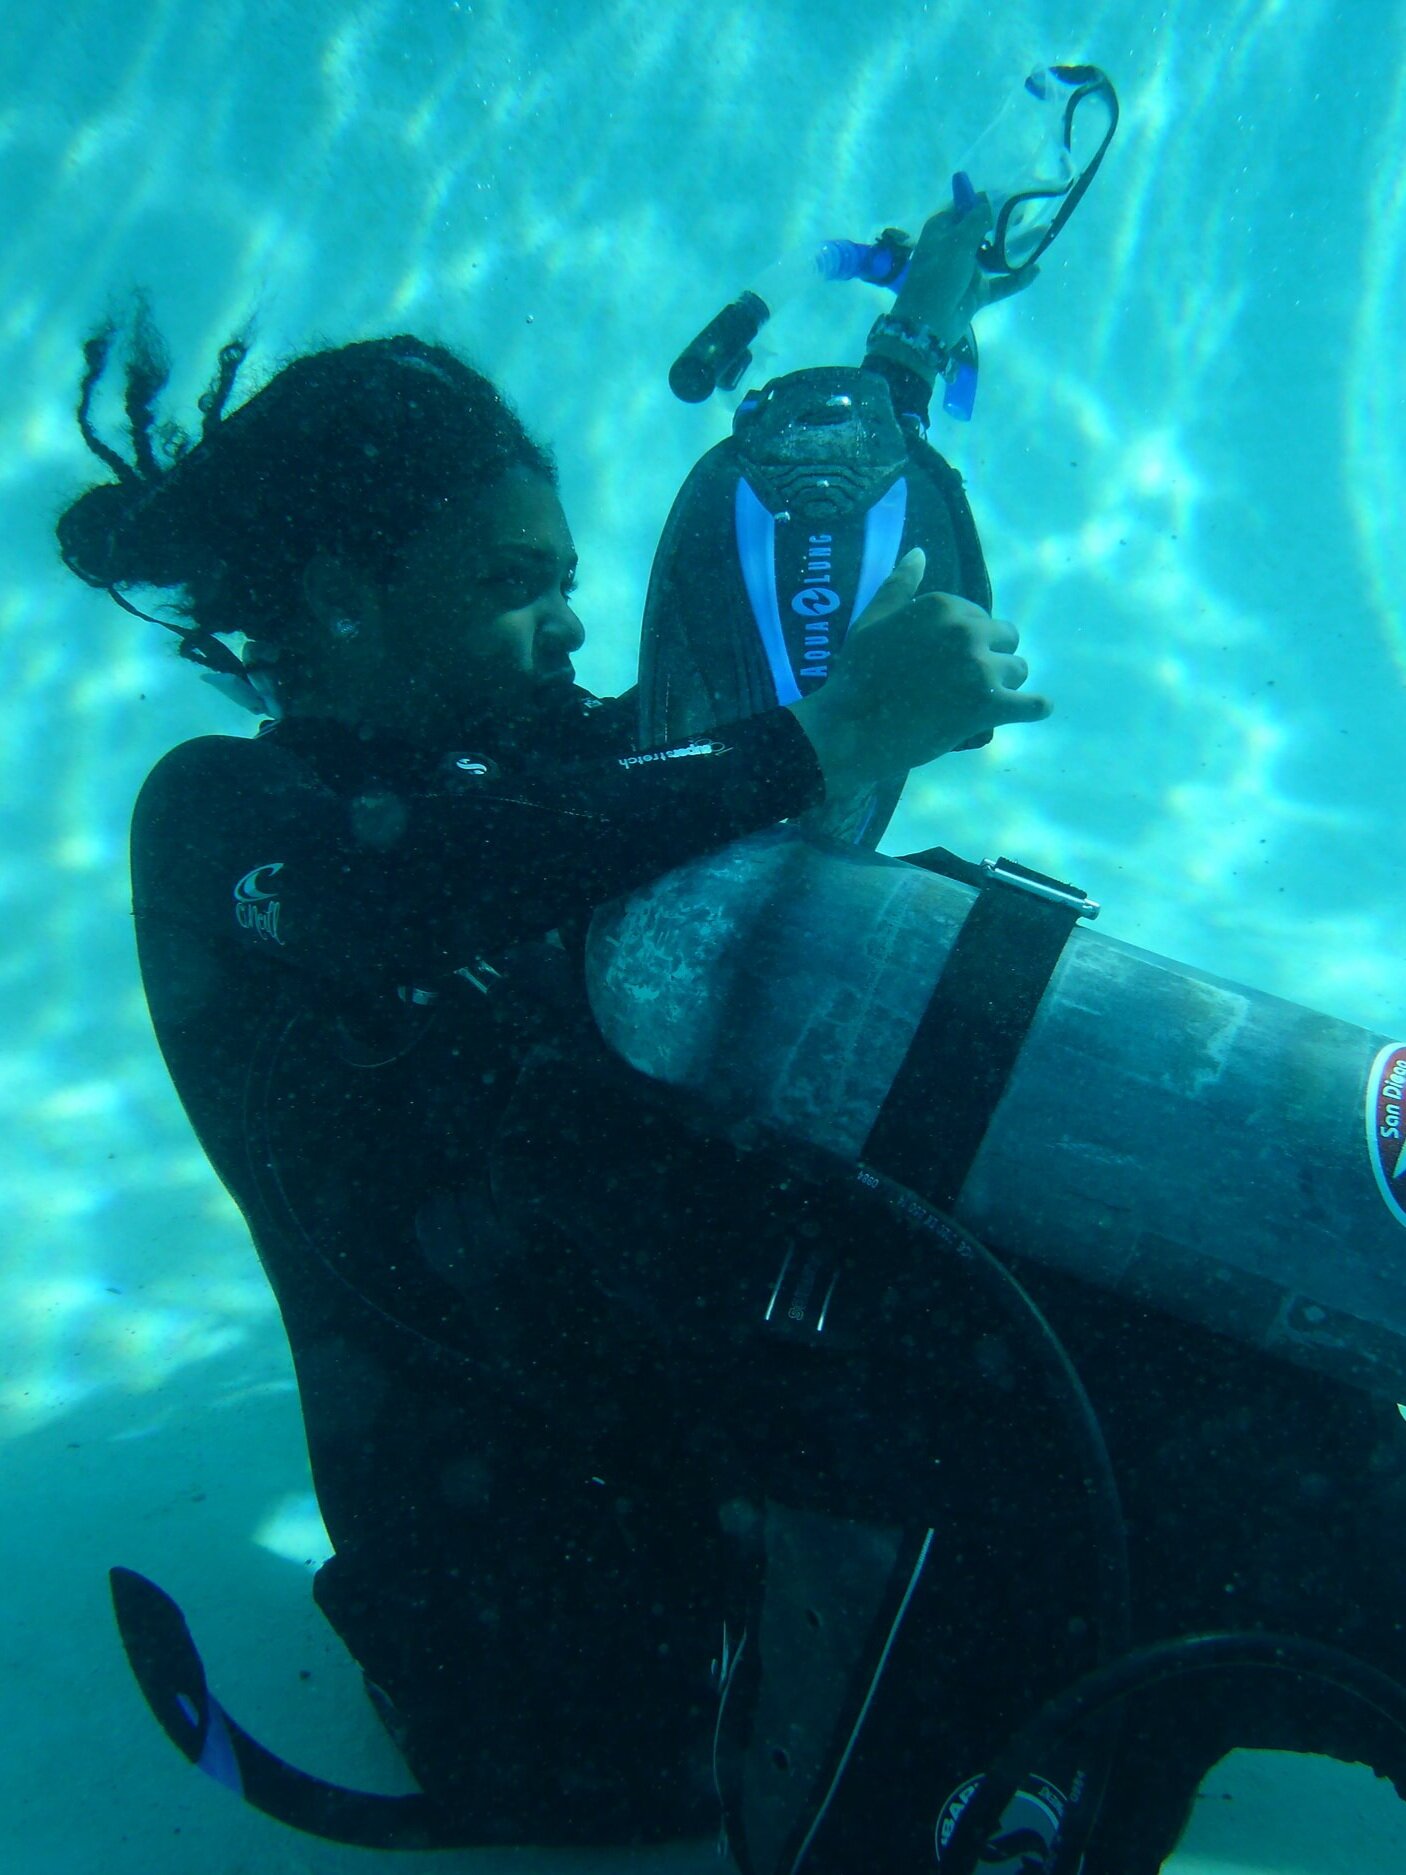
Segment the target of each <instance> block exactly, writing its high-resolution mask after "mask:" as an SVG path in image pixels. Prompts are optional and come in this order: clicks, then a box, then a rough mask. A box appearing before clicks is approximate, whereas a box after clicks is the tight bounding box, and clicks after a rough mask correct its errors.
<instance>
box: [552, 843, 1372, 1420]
mask: <svg viewBox="0 0 1406 1875" xmlns="http://www.w3.org/2000/svg"><path fill="white" fill-rule="evenodd" d="M1032 888H1034V889H1033V891H1032ZM1057 889H1058V888H1057V887H1056V886H1055V884H1054V882H1045V881H1041V880H1038V879H1033V878H1028V877H1024V876H1022V874H1021V872H1020V870H1019V869H1015V868H1010V867H1009V866H1008V865H1006V864H1005V863H1002V864H1001V865H998V866H996V867H993V868H991V869H989V870H988V871H987V872H986V873H984V874H975V876H971V875H969V876H968V877H967V878H966V879H958V878H950V877H944V876H942V874H940V873H935V872H929V871H926V870H923V869H921V868H920V867H917V866H914V865H909V864H905V863H903V862H900V861H895V860H889V859H884V858H881V857H879V856H877V855H874V854H870V853H866V852H862V851H860V850H858V849H857V848H855V847H853V846H847V847H846V846H841V845H840V844H838V843H836V842H833V841H826V840H823V839H818V838H816V837H815V836H814V835H812V834H809V833H808V832H806V831H805V830H803V829H801V828H782V829H779V830H777V831H774V832H770V833H764V834H759V835H756V836H754V837H753V838H752V839H750V840H746V841H742V842H740V843H738V844H737V845H736V846H733V847H731V848H729V849H727V851H725V852H723V853H721V854H718V855H716V856H715V857H712V858H709V859H705V860H700V861H698V862H696V863H695V864H693V865H691V866H687V867H684V868H682V869H681V870H680V871H678V872H676V873H673V874H671V875H669V877H667V878H665V879H662V880H660V881H658V882H657V883H656V884H655V885H653V886H651V887H648V888H646V889H645V890H644V891H642V892H639V893H636V894H635V895H634V896H633V897H632V898H631V899H629V900H628V901H625V902H624V903H621V904H617V905H614V906H611V907H609V908H608V909H607V910H606V911H604V912H602V913H600V914H598V916H597V918H596V920H595V922H594V924H593V926H592V930H591V938H590V944H589V949H588V969H589V981H590V993H591V1003H592V1008H593V1010H594V1012H595V1016H596V1020H597V1022H598V1023H599V1025H600V1028H601V1030H602V1033H603V1034H604V1035H605V1036H606V1038H607V1039H608V1040H609V1041H610V1042H611V1043H612V1045H613V1046H614V1047H615V1048H616V1049H617V1050H618V1051H619V1052H620V1053H621V1054H622V1055H623V1056H624V1057H625V1059H626V1060H627V1061H629V1062H630V1063H631V1064H632V1065H633V1066H635V1067H636V1068H639V1069H640V1070H642V1071H643V1072H645V1073H647V1074H651V1075H654V1076H656V1077H657V1078H659V1079H661V1080H664V1081H667V1082H669V1083H670V1084H671V1085H674V1086H677V1087H681V1088H687V1089H690V1090H691V1091H693V1092H694V1093H696V1094H697V1095H699V1096H700V1097H701V1098H702V1099H703V1100H704V1101H705V1102H706V1104H707V1105H708V1107H709V1108H710V1110H712V1111H713V1112H714V1113H715V1114H716V1115H717V1117H718V1120H719V1122H720V1123H722V1124H725V1125H735V1124H737V1123H738V1122H741V1121H761V1122H764V1123H765V1124H766V1125H768V1126H771V1127H774V1128H776V1129H778V1130H779V1131H781V1132H782V1133H785V1134H788V1135H790V1136H791V1137H793V1138H796V1139H803V1140H805V1141H807V1142H808V1143H810V1144H813V1145H819V1146H823V1147H825V1148H827V1149H828V1150H830V1151H832V1152H834V1153H836V1154H838V1155H840V1156H841V1157H844V1158H848V1159H852V1160H858V1161H865V1162H868V1163H870V1164H872V1165H873V1166H874V1167H875V1169H876V1170H878V1171H880V1172H885V1173H888V1174H889V1175H891V1176H893V1177H895V1178H897V1179H899V1180H900V1181H901V1182H902V1183H904V1184H908V1185H911V1186H912V1187H913V1188H914V1189H915V1190H917V1191H918V1193H919V1194H920V1195H921V1196H923V1197H925V1198H927V1199H929V1200H930V1201H932V1202H933V1203H936V1204H937V1205H939V1207H941V1208H943V1209H946V1210H949V1211H950V1212H951V1214H952V1215H953V1216H954V1217H955V1218H956V1219H957V1221H958V1222H959V1223H960V1224H962V1225H963V1226H965V1227H966V1228H967V1229H968V1230H970V1231H972V1232H973V1233H974V1234H975V1235H976V1236H978V1237H979V1238H980V1239H981V1240H982V1242H984V1243H986V1244H988V1245H989V1246H990V1247H991V1248H993V1249H994V1250H996V1251H998V1252H1006V1253H1008V1254H1010V1255H1015V1256H1020V1257H1024V1258H1029V1259H1031V1260H1032V1261H1035V1262H1044V1263H1049V1264H1053V1265H1055V1266H1057V1267H1059V1268H1060V1269H1063V1270H1065V1271H1067V1272H1069V1273H1070V1274H1072V1275H1075V1276H1077V1277H1079V1278H1081V1279H1082V1280H1084V1281H1086V1282H1089V1283H1093V1284H1096V1285H1099V1286H1101V1287H1104V1288H1107V1289H1110V1290H1113V1291H1115V1292H1116V1293H1118V1294H1120V1295H1122V1296H1125V1297H1127V1298H1129V1299H1131V1300H1133V1301H1136V1302H1141V1303H1149V1304H1152V1305H1153V1306H1155V1307H1158V1308H1161V1309H1165V1310H1167V1311H1169V1312H1170V1313H1172V1314H1174V1315H1179V1316H1183V1317H1185V1318H1187V1319H1189V1320H1191V1321H1194V1322H1198V1323H1200V1324H1202V1325H1203V1326H1205V1327H1208V1328H1211V1329H1214V1330H1216V1331H1218V1332H1220V1333H1222V1334H1227V1335H1231V1336H1234V1337H1237V1338H1239V1339H1241V1340H1243V1341H1245V1342H1246V1343H1248V1344H1249V1345H1250V1346H1252V1347H1255V1348H1258V1349H1260V1350H1261V1351H1263V1352H1265V1353H1269V1354H1274V1355H1278V1356H1280V1357H1282V1358H1284V1359H1287V1360H1290V1361H1293V1362H1298V1363H1300V1364H1302V1365H1304V1366H1307V1367H1311V1368H1317V1369H1319V1370H1321V1371H1323V1372H1326V1373H1328V1374H1330V1375H1332V1376H1334V1377H1335V1378H1337V1379H1340V1380H1343V1381H1347V1382H1349V1383H1350V1384H1353V1385H1356V1386H1361V1387H1366V1388H1370V1389H1373V1390H1376V1391H1385V1392H1389V1393H1391V1394H1392V1396H1393V1397H1406V1238H1403V1236H1402V1231H1403V1226H1406V1164H1403V1157H1406V1155H1403V1147H1402V1141H1403V1136H1406V1127H1404V1126H1403V1110H1406V1043H1403V1042H1401V1041H1399V1040H1393V1039H1392V1038H1391V1037H1390V1036H1388V1035H1384V1034H1374V1033H1371V1032H1368V1031H1366V1030H1362V1029H1358V1028H1355V1027H1354V1026H1353V1025H1352V1024H1350V1023H1346V1022H1338V1021H1335V1020H1333V1019H1332V1018H1330V1017H1327V1016H1321V1015H1316V1014H1314V1013H1313V1012H1312V1011H1309V1010H1306V1009H1300V1008H1297V1007H1295V1006H1294V1005H1293V1004H1290V1003H1287V1002H1283V1001H1280V1000H1279V999H1278V998H1276V997H1273V996H1266V995H1264V994H1262V993H1260V992H1259V991H1256V990H1253V989H1247V988H1244V987H1241V986H1239V985H1236V984H1232V983H1228V982H1225V981H1222V980H1221V979H1219V978H1216V977H1212V976H1209V975H1207V974H1206V973H1205V972H1203V971H1199V970H1192V969H1188V968H1185V967H1183V966H1180V965H1177V964H1174V963H1172V962H1170V961H1169V960H1167V959H1166V958H1162V957H1156V956H1153V955H1151V954H1150V953H1148V952H1146V951H1142V950H1138V949H1136V948H1135V947H1134V946H1132V945H1129V944H1123V943H1120V942H1119V941H1118V940H1117V939H1114V938H1110V937H1104V936H1102V935H1101V934H1099V933H1096V932H1094V931H1092V930H1089V929H1087V928H1086V927H1085V926H1084V924H1083V923H1082V922H1080V923H1077V924H1076V923H1075V916H1076V915H1078V914H1082V916H1087V915H1088V914H1089V912H1090V911H1092V910H1093V909H1094V908H1092V907H1089V906H1087V904H1085V903H1084V902H1083V901H1082V900H1081V898H1079V897H1076V896H1074V895H1073V894H1070V895H1069V896H1068V897H1067V898H1066V899H1065V900H1064V901H1063V902H1062V904H1061V901H1060V900H1058V899H1055V898H1047V897H1044V896H1043V894H1044V893H1046V892H1050V891H1053V890H1057ZM1037 894H1039V895H1038V896H1037ZM1046 905H1048V906H1049V907H1050V908H1051V909H1050V912H1049V913H1048V914H1046V913H1045V912H1044V911H1043V909H1042V908H1043V907H1044V906H1046ZM1061 911H1063V913H1064V915H1065V918H1066V922H1065V924H1064V929H1063V934H1062V936H1063V941H1062V943H1061V942H1060V937H1061V933H1060V932H1059V931H1058V930H1056V931H1054V933H1053V934H1052V937H1051V939H1050V940H1048V941H1049V942H1050V943H1052V944H1053V947H1054V948H1055V949H1056V953H1057V954H1056V956H1055V957H1054V958H1053V960H1052V962H1051V964H1050V967H1049V968H1048V974H1047V975H1046V976H1045V977H1044V980H1043V981H1040V982H1036V983H1034V984H1033V985H1032V983H1031V981H1030V979H1029V975H1028V965H1029V962H1030V951H1031V948H1032V945H1033V943H1034V942H1037V941H1039V939H1038V937H1036V938H1032V937H1031V936H1030V934H1031V933H1032V932H1035V933H1038V932H1039V929H1040V926H1041V925H1042V924H1043V922H1044V920H1045V918H1046V916H1047V915H1048V917H1050V918H1056V919H1057V918H1058V917H1059V916H1060V914H1061ZM1044 967H1045V966H1044V965H1043V964H1041V965H1040V966H1038V968H1039V969H1043V968H1044ZM1032 991H1033V993H1032ZM1008 1000H1010V1001H1019V1002H1021V1003H1023V1004H1024V1005H1025V1006H1026V1014H1027V1015H1028V1021H1027V1022H1026V1023H1025V1024H1024V1026H1023V1028H1022V1032H1021V1033H1020V1034H1019V1035H1017V1036H1014V1037H1013V1036H1012V1035H1011V1033H1010V1029H1009V1026H1008V1014H1009V1012H1008V1011H1007V1009H1006V1007H1005V1005H1006V1003H1007V1001H1008ZM1013 1043H1014V1046H1013V1045H1012V1044H1013ZM993 1064H994V1084H993ZM974 1110H975V1111H977V1112H979V1114H980V1118H981V1130H980V1134H979V1136H978V1137H977V1138H975V1139H972V1138H971V1137H970V1130H971V1126H972V1116H973V1111H974ZM944 1131H945V1132H946V1133H947V1134H948V1135H954V1134H959V1133H960V1134H961V1135H963V1142H962V1145H961V1146H960V1148H959V1150H958V1153H957V1154H956V1155H955V1156H954V1155H953V1153H952V1151H951V1141H950V1138H949V1139H944Z"/></svg>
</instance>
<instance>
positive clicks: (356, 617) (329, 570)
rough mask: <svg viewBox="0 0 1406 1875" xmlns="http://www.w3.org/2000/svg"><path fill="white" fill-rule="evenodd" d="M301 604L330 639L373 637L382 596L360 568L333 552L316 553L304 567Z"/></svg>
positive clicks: (376, 629)
mask: <svg viewBox="0 0 1406 1875" xmlns="http://www.w3.org/2000/svg"><path fill="white" fill-rule="evenodd" d="M302 589H303V603H304V605H306V607H307V609H308V615H309V617H310V618H311V619H312V622H313V624H314V626H316V627H317V628H318V629H319V630H320V631H321V632H323V633H325V634H326V635H327V637H328V639H329V640H347V639H352V638H358V637H361V636H363V635H366V636H374V635H375V634H376V633H378V632H379V630H380V626H381V610H382V606H381V595H380V593H379V591H378V590H377V588H376V584H375V582H374V581H373V580H372V579H370V578H369V577H368V576H367V575H366V574H365V573H364V572H362V570H361V569H360V567H356V566H352V565H351V563H350V562H349V561H346V560H339V559H338V558H337V557H336V556H335V555H334V554H330V553H315V554H314V555H313V557H312V559H311V560H309V561H308V563H307V565H306V566H305V567H304V568H303V576H302Z"/></svg>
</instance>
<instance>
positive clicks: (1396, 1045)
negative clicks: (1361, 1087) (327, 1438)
mask: <svg viewBox="0 0 1406 1875" xmlns="http://www.w3.org/2000/svg"><path fill="white" fill-rule="evenodd" d="M1367 1151H1368V1154H1369V1155H1370V1157H1371V1160H1372V1172H1373V1175H1374V1176H1375V1178H1376V1181H1377V1190H1378V1191H1379V1192H1380V1193H1381V1194H1382V1197H1383V1198H1385V1200H1386V1207H1387V1210H1388V1211H1390V1212H1391V1214H1392V1216H1393V1217H1394V1218H1395V1219H1396V1221H1397V1223H1398V1224H1406V1042H1388V1044H1387V1046H1386V1047H1385V1048H1384V1049H1383V1050H1382V1051H1381V1053H1380V1054H1379V1055H1378V1056H1377V1058H1376V1060H1375V1061H1374V1062H1373V1063H1372V1072H1371V1073H1370V1074H1369V1075H1368V1076H1367Z"/></svg>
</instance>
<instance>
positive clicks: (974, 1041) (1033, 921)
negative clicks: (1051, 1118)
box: [863, 846, 1098, 1211]
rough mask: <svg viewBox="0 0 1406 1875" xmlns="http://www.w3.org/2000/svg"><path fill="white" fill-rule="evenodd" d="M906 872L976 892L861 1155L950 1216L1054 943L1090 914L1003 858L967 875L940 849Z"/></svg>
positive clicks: (1079, 895)
mask: <svg viewBox="0 0 1406 1875" xmlns="http://www.w3.org/2000/svg"><path fill="white" fill-rule="evenodd" d="M907 863H908V864H909V865H911V866H921V867H923V869H924V870H925V871H927V872H938V873H942V874H944V875H945V876H946V877H947V878H949V879H955V880H957V881H958V882H959V883H960V884H962V885H970V886H973V887H975V888H976V891H977V894H978V896H977V901H976V903H975V904H974V905H973V906H972V908H971V910H970V911H969V912H968V914H967V916H966V920H965V921H964V923H963V925H962V928H961V930H960V931H959V932H958V934H957V940H956V943H955V944H954V945H953V946H952V950H951V952H950V953H949V955H948V958H947V962H946V964H945V965H944V966H943V971H942V975H941V976H940V977H939V978H938V981H937V987H936V988H935V989H934V991H933V993H932V998H931V1000H930V1001H929V1003H928V1006H927V1008H926V1010H925V1011H924V1012H923V1016H922V1020H921V1021H920V1022H919V1024H918V1027H917V1029H916V1030H915V1032H914V1035H913V1039H912V1041H911V1042H910V1043H909V1046H908V1053H907V1055H906V1056H905V1057H904V1060H903V1065H902V1066H901V1067H900V1069H899V1070H898V1073H897V1075H896V1076H895V1078H894V1083H893V1086H892V1087H891V1088H890V1089H889V1091H888V1095H887V1097H886V1099H885V1101H884V1104H883V1106H882V1107H881V1108H880V1109H879V1115H878V1118H877V1119H876V1120H875V1122H874V1125H873V1127H872V1129H871V1131H870V1134H869V1138H868V1140H867V1141H866V1143H865V1147H864V1153H863V1157H864V1159H865V1160H866V1162H867V1163H868V1164H870V1165H872V1166H874V1167H875V1168H876V1169H877V1170H879V1171H881V1172H884V1173H885V1174H887V1176H888V1177H889V1178H892V1179H895V1180H896V1181H897V1182H898V1183H899V1184H900V1185H906V1186H908V1187H909V1189H910V1190H912V1191H915V1192H917V1193H919V1194H920V1195H921V1196H922V1197H924V1198H926V1199H927V1200H928V1202H929V1203H930V1204H933V1205H936V1206H937V1208H938V1209H939V1210H942V1211H950V1210H951V1209H952V1208H953V1206H954V1205H955V1204H956V1202H957V1195H958V1193H959V1192H960V1191H961V1189H962V1186H963V1184H964V1182H965V1180H966V1176H967V1173H968V1172H969V1171H970V1170H971V1164H972V1161H973V1159H975V1157H976V1154H977V1150H978V1148H979V1147H980V1145H981V1142H982V1140H983V1139H984V1138H985V1136H986V1129H987V1127H988V1126H989V1125H990V1124H991V1117H992V1115H993V1114H994V1113H995V1111H996V1107H997V1105H998V1103H999V1102H1000V1099H1001V1096H1002V1094H1003V1093H1004V1092H1005V1090H1006V1083H1007V1081H1008V1080H1009V1079H1010V1076H1011V1070H1012V1069H1013V1068H1014V1066H1015V1062H1016V1057H1017V1055H1018V1054H1019V1053H1020V1050H1021V1045H1022V1044H1023V1042H1024V1041H1025V1036H1026V1032H1027V1031H1028V1029H1029V1027H1030V1024H1031V1022H1032V1021H1033V1019H1034V1016H1035V1011H1036V1009H1037V1008H1038V1007H1039V1005H1040V999H1041V997H1042V996H1043V995H1044V993H1045V988H1046V986H1047V984H1048V983H1049V980H1050V976H1051V973H1052V972H1053V970H1054V967H1055V965H1056V963H1057V962H1058V961H1059V955H1060V952H1061V951H1062V950H1063V949H1064V944H1065V940H1066V939H1067V938H1068V936H1069V933H1070V932H1071V931H1072V930H1073V928H1074V926H1075V924H1076V923H1077V922H1078V920H1079V919H1080V918H1095V917H1097V916H1098V906H1097V905H1095V904H1094V903H1093V901H1092V900H1091V899H1088V898H1086V897H1085V896H1084V894H1083V892H1081V891H1080V890H1079V888H1078V887H1077V886H1071V885H1065V884H1063V883H1062V882H1061V881H1060V880H1058V879H1050V878H1047V877H1046V876H1045V875H1044V874H1043V873H1038V872H1031V871H1030V870H1029V869H1028V868H1027V867H1024V866H1018V865H1016V864H1015V863H1014V861H1012V860H1008V859H999V860H997V861H996V862H995V864H994V865H992V864H991V863H990V862H986V863H984V864H983V865H981V866H974V865H972V864H971V862H970V861H968V860H964V859H959V858H958V857H957V855H956V854H955V853H949V852H948V851H947V850H946V849H945V848H944V847H940V846H938V847H933V848H932V849H931V850H930V851H928V852H926V853H914V854H911V855H909V856H908V862H907Z"/></svg>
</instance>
